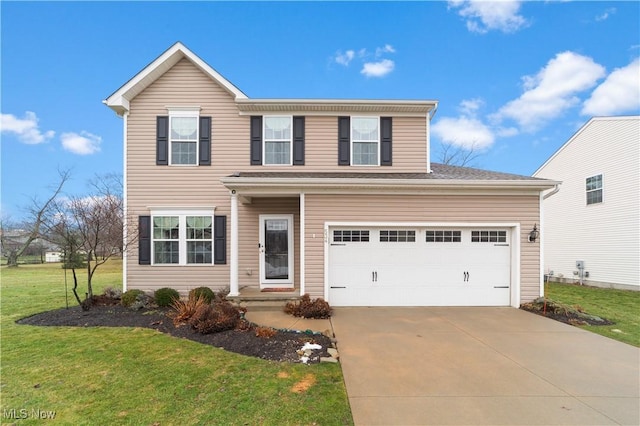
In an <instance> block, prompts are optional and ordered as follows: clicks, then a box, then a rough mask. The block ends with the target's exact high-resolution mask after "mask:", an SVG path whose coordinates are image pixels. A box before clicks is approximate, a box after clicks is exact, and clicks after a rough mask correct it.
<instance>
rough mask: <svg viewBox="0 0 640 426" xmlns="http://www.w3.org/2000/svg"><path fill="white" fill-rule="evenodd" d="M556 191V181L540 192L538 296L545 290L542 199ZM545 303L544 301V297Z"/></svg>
mask: <svg viewBox="0 0 640 426" xmlns="http://www.w3.org/2000/svg"><path fill="white" fill-rule="evenodd" d="M558 191H560V184H559V183H556V184H555V186H554V188H553V189H552V190H551V191H549V192H547V193H546V194H544V195H542V193H541V194H540V207H539V208H540V243H539V244H540V280H541V282H542V286H541V287H540V297H545V294H544V290H545V279H544V275H545V274H544V238H545V235H544V234H545V233H544V222H545V221H544V208H543V207H542V205H543V202H544V200H546V199H547V198H549V197H551V196H553V195H555V194H557V193H558ZM545 303H546V298H545ZM545 308H546V305H545Z"/></svg>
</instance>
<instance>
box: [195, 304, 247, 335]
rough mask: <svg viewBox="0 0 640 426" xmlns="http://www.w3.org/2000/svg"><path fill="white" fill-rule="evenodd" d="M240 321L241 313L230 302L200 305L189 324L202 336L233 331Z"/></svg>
mask: <svg viewBox="0 0 640 426" xmlns="http://www.w3.org/2000/svg"><path fill="white" fill-rule="evenodd" d="M239 321H240V312H239V311H238V309H237V308H236V307H235V306H233V305H232V304H231V303H229V302H218V303H213V304H207V305H200V306H199V307H198V308H197V309H196V311H195V312H194V314H193V316H192V317H191V318H190V319H189V324H190V325H191V327H193V329H194V330H196V331H198V332H199V333H201V334H209V333H217V332H220V331H225V330H233V329H234V328H236V325H237V324H238V322H239Z"/></svg>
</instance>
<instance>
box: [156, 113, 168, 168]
mask: <svg viewBox="0 0 640 426" xmlns="http://www.w3.org/2000/svg"><path fill="white" fill-rule="evenodd" d="M156 164H157V165H158V166H166V165H168V164H169V117H167V116H160V117H156Z"/></svg>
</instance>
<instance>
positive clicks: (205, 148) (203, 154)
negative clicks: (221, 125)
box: [198, 117, 211, 166]
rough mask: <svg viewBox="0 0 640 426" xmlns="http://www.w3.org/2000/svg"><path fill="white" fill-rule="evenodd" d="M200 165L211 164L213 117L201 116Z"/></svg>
mask: <svg viewBox="0 0 640 426" xmlns="http://www.w3.org/2000/svg"><path fill="white" fill-rule="evenodd" d="M198 145H199V146H200V152H199V157H200V165H201V166H210V165H211V117H200V143H199V144H198Z"/></svg>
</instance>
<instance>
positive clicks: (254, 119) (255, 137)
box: [250, 115, 262, 166]
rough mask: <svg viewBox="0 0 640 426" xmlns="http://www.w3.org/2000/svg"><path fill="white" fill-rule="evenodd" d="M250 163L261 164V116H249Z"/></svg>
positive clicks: (253, 164)
mask: <svg viewBox="0 0 640 426" xmlns="http://www.w3.org/2000/svg"><path fill="white" fill-rule="evenodd" d="M250 132H251V165H252V166H259V165H261V164H262V116H261V115H254V116H251V130H250Z"/></svg>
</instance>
